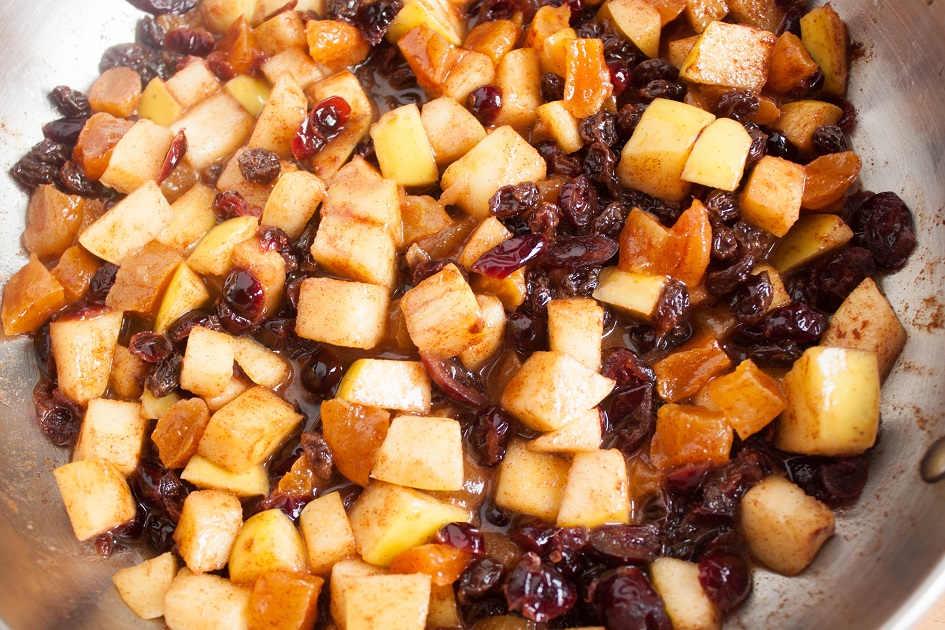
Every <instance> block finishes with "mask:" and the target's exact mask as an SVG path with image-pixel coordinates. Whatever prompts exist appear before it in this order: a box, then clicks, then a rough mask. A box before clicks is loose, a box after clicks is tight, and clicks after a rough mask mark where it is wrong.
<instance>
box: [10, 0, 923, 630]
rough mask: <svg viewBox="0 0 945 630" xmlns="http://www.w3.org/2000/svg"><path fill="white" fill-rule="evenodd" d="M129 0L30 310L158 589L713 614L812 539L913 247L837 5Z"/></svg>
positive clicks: (87, 464)
mask: <svg viewBox="0 0 945 630" xmlns="http://www.w3.org/2000/svg"><path fill="white" fill-rule="evenodd" d="M130 1H131V3H132V4H133V5H135V6H136V7H138V8H140V9H142V10H144V11H146V12H147V13H148V14H150V15H146V16H145V17H142V19H141V20H140V22H139V23H138V28H137V32H136V37H135V42H134V43H128V44H122V45H118V46H114V47H112V48H110V49H108V50H107V51H106V52H105V54H104V56H103V57H102V61H101V66H100V71H101V76H100V77H99V78H98V79H97V80H96V81H95V83H94V85H92V86H91V89H90V90H88V91H87V93H81V92H79V91H76V90H75V89H72V88H69V87H65V86H61V87H57V88H56V89H55V90H53V92H52V93H51V94H50V97H51V99H52V101H53V103H54V104H55V106H56V107H57V108H58V109H59V111H60V112H61V113H62V116H63V117H62V118H60V119H58V120H55V121H53V122H50V123H49V124H47V125H46V126H45V127H44V128H43V135H44V136H45V139H44V140H43V141H42V142H40V143H39V144H37V145H36V146H35V147H34V148H33V149H32V150H31V151H30V152H29V154H28V155H26V156H25V157H23V158H22V159H21V160H20V161H19V162H18V163H17V164H16V165H15V166H14V168H13V171H12V174H13V176H14V177H15V178H16V179H17V180H18V181H19V182H20V183H21V184H22V185H23V186H24V187H25V188H27V189H29V191H30V194H31V197H30V201H29V207H28V209H27V221H26V230H25V232H24V234H23V244H24V246H25V248H26V250H27V251H28V252H29V262H28V263H27V264H26V265H25V266H24V267H23V268H22V269H21V270H20V271H19V272H17V273H16V274H15V275H14V276H13V277H12V278H11V279H10V280H9V282H8V283H7V285H6V288H5V290H4V293H3V304H2V323H3V329H4V332H5V333H6V334H7V335H20V334H28V335H31V336H32V338H33V340H34V342H35V348H36V355H37V357H38V364H39V367H40V370H41V377H40V379H39V382H38V383H37V384H36V387H35V390H34V400H35V406H36V418H37V420H38V422H39V425H40V427H41V429H42V431H43V433H44V434H45V435H46V437H47V438H48V439H49V440H50V441H52V442H53V443H55V444H57V445H60V446H62V447H67V448H69V449H70V450H71V453H72V456H71V463H68V464H65V465H63V466H61V467H59V468H57V469H56V470H55V471H54V476H55V479H56V482H57V484H58V487H59V490H60V493H61V495H62V500H63V503H64V505H65V510H66V512H67V513H68V517H69V520H70V522H71V524H72V527H73V529H74V532H75V535H76V537H77V538H78V539H79V540H80V541H86V542H87V543H89V544H90V545H91V546H92V547H93V548H94V549H95V551H96V552H98V553H99V554H102V555H105V556H107V555H109V554H110V553H112V552H113V551H114V550H115V549H118V548H122V547H126V546H129V545H139V546H141V547H144V548H146V549H149V550H151V551H152V552H153V553H146V554H145V555H147V556H148V557H151V556H153V557H152V558H151V559H149V560H146V561H144V562H142V563H140V564H137V565H135V566H131V567H129V568H123V569H121V570H120V571H118V572H117V573H116V574H115V576H114V582H115V586H116V587H117V590H118V592H119V593H120V595H121V597H122V598H123V599H124V601H125V602H126V603H127V604H128V606H129V607H130V608H131V609H132V610H133V611H134V612H135V613H137V614H138V615H139V616H140V617H142V618H145V619H151V618H157V617H162V616H163V618H164V623H165V624H166V625H167V626H168V627H169V628H171V629H172V630H177V629H194V628H211V627H213V628H219V627H226V628H280V629H289V628H312V627H318V628H338V629H341V630H344V629H347V630H356V629H357V630H361V629H366V628H371V629H380V628H385V629H387V628H391V629H397V630H400V629H403V630H422V629H423V628H472V629H475V630H497V629H518V628H575V627H594V628H600V627H602V628H607V629H609V630H615V629H621V630H628V629H635V628H641V629H642V628H647V629H656V628H659V629H669V628H676V630H681V629H684V628H685V629H711V628H719V627H720V626H721V624H722V620H723V618H724V616H725V615H726V614H727V613H729V612H731V611H733V610H735V609H737V608H738V607H739V606H742V605H743V604H744V603H745V601H746V599H747V598H748V597H749V595H750V593H751V591H752V570H753V569H752V566H753V565H759V566H764V567H767V569H769V570H772V571H776V572H778V573H782V574H785V575H791V574H796V573H799V572H801V571H803V570H804V569H805V568H806V567H807V566H808V565H809V564H810V563H811V562H812V561H814V559H815V557H816V555H817V553H818V551H819V549H820V548H821V546H822V545H823V544H824V543H825V542H826V541H827V540H828V539H829V538H830V537H831V535H832V534H833V532H834V528H835V514H834V510H836V509H839V508H844V507H846V506H849V505H851V504H852V503H853V502H855V501H856V500H857V498H858V497H859V495H860V494H861V492H862V489H863V487H864V484H865V483H866V480H867V466H868V460H869V454H870V450H871V448H872V447H873V446H874V444H875V442H876V438H877V431H878V428H879V406H880V403H879V396H880V383H881V381H882V380H883V379H884V378H886V376H887V375H888V374H889V372H890V370H891V369H892V367H893V365H894V363H895V362H896V358H897V356H898V354H899V352H900V351H901V349H902V347H903V344H904V343H905V336H906V335H905V331H904V329H903V327H902V326H901V325H900V323H899V321H898V319H897V318H896V315H895V314H894V313H893V311H892V309H891V308H890V306H889V303H888V302H887V301H886V299H885V298H884V296H883V293H882V291H881V289H880V287H879V285H878V284H877V280H878V279H879V278H880V276H881V275H882V274H884V273H887V272H891V271H895V270H897V269H900V268H901V267H903V266H904V265H905V263H906V261H907V259H908V258H909V255H910V254H911V253H912V251H913V249H914V248H915V245H916V238H915V233H914V227H913V220H912V215H911V212H910V210H909V209H908V208H907V207H906V205H905V204H904V203H903V202H902V200H901V199H900V198H899V197H898V196H897V195H896V194H895V193H892V192H883V193H879V194H874V193H871V192H865V191H863V190H862V187H861V186H860V185H859V183H858V175H859V172H860V167H861V164H862V162H861V158H860V156H858V155H857V154H856V153H855V152H854V151H852V150H850V149H849V147H848V144H847V139H846V136H845V133H846V132H847V131H849V130H850V128H851V127H853V126H854V125H855V123H856V111H855V108H854V106H853V105H852V104H851V103H850V102H848V101H847V100H845V99H844V94H845V91H846V86H847V78H848V74H849V70H850V57H851V55H850V41H849V35H848V33H847V29H846V26H845V24H844V22H843V21H842V19H841V18H840V17H839V16H838V15H837V13H836V12H835V11H834V10H833V8H832V7H831V6H830V5H829V4H826V5H823V6H818V7H816V8H811V7H809V6H808V5H807V4H806V3H805V2H803V1H793V0H606V1H604V2H603V3H602V4H600V3H598V2H594V1H593V0H565V1H562V0H477V1H475V2H472V3H471V4H457V3H451V1H450V0H375V1H374V2H365V1H362V0H291V1H289V2H288V3H286V2H285V0H203V1H202V2H199V3H198V2H197V1H196V0H130Z"/></svg>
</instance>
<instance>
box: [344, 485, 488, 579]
mask: <svg viewBox="0 0 945 630" xmlns="http://www.w3.org/2000/svg"><path fill="white" fill-rule="evenodd" d="M348 518H349V519H350V523H351V531H352V532H353V533H354V539H355V541H356V542H357V547H358V553H360V554H361V557H362V558H364V560H365V561H366V562H370V563H371V564H375V565H377V566H382V567H386V566H389V565H390V563H391V561H392V560H393V559H394V558H396V557H397V556H398V555H400V554H401V553H402V552H404V551H405V550H407V549H410V548H411V547H415V546H416V545H419V544H423V543H425V542H428V541H429V540H430V539H431V538H432V536H433V534H434V533H435V532H436V531H437V530H438V529H439V528H440V527H442V526H443V525H446V524H447V523H454V522H467V521H469V512H468V511H466V510H465V509H463V508H460V507H457V506H454V505H450V504H449V503H444V502H442V501H438V500H436V499H434V498H432V497H430V496H427V495H425V494H422V493H420V492H417V491H416V490H411V489H410V488H404V487H401V486H397V485H394V484H389V483H384V482H383V481H376V480H375V481H371V483H369V484H368V486H367V488H365V490H364V492H363V493H361V496H360V497H358V500H357V501H355V503H354V505H352V507H351V509H350V510H349V511H348ZM336 566H337V565H336Z"/></svg>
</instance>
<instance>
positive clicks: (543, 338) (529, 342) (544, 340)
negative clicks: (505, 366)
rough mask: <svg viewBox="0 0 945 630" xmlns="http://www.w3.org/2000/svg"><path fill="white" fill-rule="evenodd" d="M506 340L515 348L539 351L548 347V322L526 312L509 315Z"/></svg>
mask: <svg viewBox="0 0 945 630" xmlns="http://www.w3.org/2000/svg"><path fill="white" fill-rule="evenodd" d="M505 341H506V343H508V344H509V345H510V346H512V347H513V348H519V349H521V350H525V351H532V352H537V351H541V350H547V349H548V322H547V321H546V320H544V319H541V318H540V317H530V316H528V315H525V314H524V313H512V314H510V315H509V318H508V321H507V323H506V326H505Z"/></svg>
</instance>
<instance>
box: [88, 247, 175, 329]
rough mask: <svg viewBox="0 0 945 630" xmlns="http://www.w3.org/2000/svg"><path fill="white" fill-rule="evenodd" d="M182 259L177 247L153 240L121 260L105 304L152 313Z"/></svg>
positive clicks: (118, 309)
mask: <svg viewBox="0 0 945 630" xmlns="http://www.w3.org/2000/svg"><path fill="white" fill-rule="evenodd" d="M182 261H183V258H182V257H181V255H180V253H178V252H177V251H176V250H173V249H171V248H170V247H168V246H167V245H162V244H161V243H158V242H157V241H151V242H150V243H148V244H147V245H145V246H144V247H143V248H141V249H140V250H139V251H137V252H135V253H133V254H130V255H129V256H128V257H126V258H125V259H124V260H122V261H121V267H120V268H119V269H118V273H117V275H116V276H115V284H113V285H112V288H111V290H110V291H109V292H108V297H106V298H105V304H107V305H108V306H110V307H111V308H113V309H115V310H117V311H133V312H136V313H142V314H144V315H146V316H147V315H150V314H151V313H152V312H153V311H154V307H155V306H156V305H157V304H158V301H159V300H160V299H161V297H162V296H163V294H164V291H165V289H166V288H167V286H168V285H169V283H170V280H171V278H172V277H173V275H174V273H175V271H176V270H177V267H178V265H180V264H181V262H182Z"/></svg>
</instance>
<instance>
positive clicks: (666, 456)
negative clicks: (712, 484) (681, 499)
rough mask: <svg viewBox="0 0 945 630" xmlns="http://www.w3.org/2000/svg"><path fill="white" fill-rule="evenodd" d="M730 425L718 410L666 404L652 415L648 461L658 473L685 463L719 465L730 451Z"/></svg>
mask: <svg viewBox="0 0 945 630" xmlns="http://www.w3.org/2000/svg"><path fill="white" fill-rule="evenodd" d="M732 441H733V433H732V427H731V425H730V424H729V423H728V422H727V421H726V419H725V416H724V415H723V414H722V412H720V411H710V410H708V409H705V408H703V407H695V406H691V405H676V404H669V405H663V406H662V407H660V409H659V411H658V412H657V415H656V433H655V434H654V436H653V441H652V442H651V443H650V461H651V462H652V463H653V465H654V466H655V467H656V468H657V469H660V470H669V469H671V468H677V467H681V466H685V465H687V464H708V465H710V466H721V465H722V464H725V463H726V462H728V459H729V454H730V452H731V450H732Z"/></svg>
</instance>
